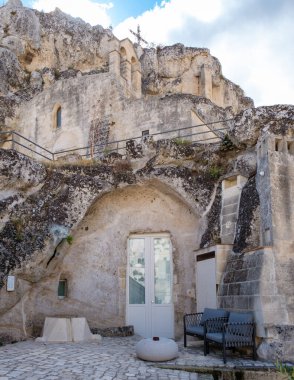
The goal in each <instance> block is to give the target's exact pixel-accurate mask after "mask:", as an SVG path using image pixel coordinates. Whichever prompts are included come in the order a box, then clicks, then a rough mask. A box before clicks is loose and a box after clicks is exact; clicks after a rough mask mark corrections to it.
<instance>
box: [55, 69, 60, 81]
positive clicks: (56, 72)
mask: <svg viewBox="0 0 294 380" xmlns="http://www.w3.org/2000/svg"><path fill="white" fill-rule="evenodd" d="M54 76H55V79H56V80H58V79H59V78H60V76H61V74H60V71H59V70H58V69H54Z"/></svg>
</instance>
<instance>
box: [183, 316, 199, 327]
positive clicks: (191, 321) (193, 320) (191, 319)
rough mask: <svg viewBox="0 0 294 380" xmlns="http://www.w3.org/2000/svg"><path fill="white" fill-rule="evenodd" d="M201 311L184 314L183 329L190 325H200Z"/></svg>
mask: <svg viewBox="0 0 294 380" xmlns="http://www.w3.org/2000/svg"><path fill="white" fill-rule="evenodd" d="M202 315H203V313H192V314H185V315H184V329H186V328H187V327H190V326H200V325H201V324H200V321H201V318H202Z"/></svg>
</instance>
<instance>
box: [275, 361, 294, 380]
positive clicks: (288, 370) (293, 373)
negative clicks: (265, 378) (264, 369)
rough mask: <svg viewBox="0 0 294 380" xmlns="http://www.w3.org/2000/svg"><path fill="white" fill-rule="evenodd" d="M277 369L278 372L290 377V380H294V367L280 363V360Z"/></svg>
mask: <svg viewBox="0 0 294 380" xmlns="http://www.w3.org/2000/svg"><path fill="white" fill-rule="evenodd" d="M276 368H277V370H278V372H280V373H282V374H284V375H288V379H289V380H294V367H293V366H288V365H286V364H284V363H281V362H279V361H278V360H277V361H276Z"/></svg>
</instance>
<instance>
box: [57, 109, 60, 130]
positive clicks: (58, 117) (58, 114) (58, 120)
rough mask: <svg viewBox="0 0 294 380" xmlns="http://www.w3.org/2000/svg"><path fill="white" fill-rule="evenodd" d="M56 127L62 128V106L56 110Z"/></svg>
mask: <svg viewBox="0 0 294 380" xmlns="http://www.w3.org/2000/svg"><path fill="white" fill-rule="evenodd" d="M56 128H61V107H59V108H58V110H57V112H56Z"/></svg>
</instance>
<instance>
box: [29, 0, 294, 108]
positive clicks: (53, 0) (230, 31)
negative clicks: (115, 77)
mask: <svg viewBox="0 0 294 380" xmlns="http://www.w3.org/2000/svg"><path fill="white" fill-rule="evenodd" d="M23 4H24V5H25V6H30V7H33V8H36V9H39V10H44V11H45V12H49V11H52V10H54V8H55V7H58V8H60V9H62V10H63V11H64V12H66V13H69V14H71V15H72V16H74V17H81V18H82V19H84V20H85V21H87V22H89V23H90V24H92V25H95V24H100V25H102V26H104V27H109V26H110V25H111V26H112V27H113V31H114V34H115V35H116V36H117V37H118V38H121V39H122V38H125V37H129V38H130V39H133V36H132V34H131V33H130V32H129V29H130V28H131V29H133V30H136V28H137V25H138V24H140V27H141V31H142V36H143V37H144V39H145V40H147V41H148V42H149V43H150V44H151V43H153V44H155V45H157V44H160V45H171V44H174V43H177V42H181V43H183V44H185V45H186V46H196V47H208V48H209V49H210V51H211V54H212V55H214V56H216V57H217V58H219V60H220V62H221V64H222V67H223V74H224V75H225V76H226V77H227V78H229V79H230V80H232V81H233V82H235V83H237V84H239V85H240V86H241V87H242V88H243V90H244V91H245V93H246V95H247V96H250V97H252V98H253V99H254V101H255V104H256V105H257V106H259V105H271V104H277V103H288V104H289V103H290V104H293V103H294V65H293V62H294V21H293V20H294V0H165V1H162V0H158V1H154V0H112V1H107V0H104V2H103V1H101V0H100V1H99V0H97V1H95V0H80V1H73V0H23Z"/></svg>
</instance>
